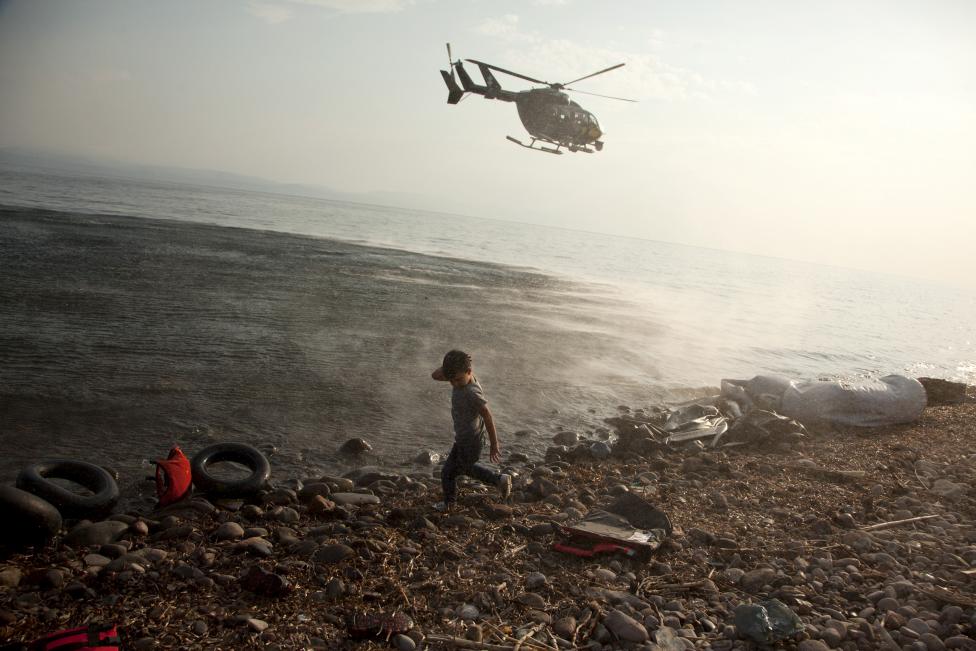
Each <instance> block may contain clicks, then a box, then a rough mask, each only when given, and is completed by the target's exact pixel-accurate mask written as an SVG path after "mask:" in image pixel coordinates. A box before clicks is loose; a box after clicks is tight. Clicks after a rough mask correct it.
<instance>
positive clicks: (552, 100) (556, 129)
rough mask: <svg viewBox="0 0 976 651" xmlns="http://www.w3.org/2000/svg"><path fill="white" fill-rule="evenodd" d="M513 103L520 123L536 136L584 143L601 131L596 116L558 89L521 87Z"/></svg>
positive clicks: (568, 143) (601, 133) (566, 142)
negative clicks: (523, 88)
mask: <svg viewBox="0 0 976 651" xmlns="http://www.w3.org/2000/svg"><path fill="white" fill-rule="evenodd" d="M515 106H516V107H517V109H518V115H519V119H520V120H521V121H522V126H524V127H525V130H526V131H528V132H529V134H530V135H532V136H533V137H535V138H538V139H540V140H546V141H549V142H552V143H555V144H562V145H567V146H581V147H585V146H586V145H588V144H590V143H593V142H596V141H597V140H599V139H600V136H602V135H603V132H601V131H600V124H599V122H597V120H596V117H595V116H594V115H593V114H592V113H590V112H589V111H587V110H586V109H584V108H583V107H582V106H580V105H579V104H577V103H576V102H574V101H572V100H571V99H569V96H568V95H566V93H563V92H561V91H558V90H551V89H548V88H534V89H532V90H526V91H522V92H520V93H517V95H516V98H515Z"/></svg>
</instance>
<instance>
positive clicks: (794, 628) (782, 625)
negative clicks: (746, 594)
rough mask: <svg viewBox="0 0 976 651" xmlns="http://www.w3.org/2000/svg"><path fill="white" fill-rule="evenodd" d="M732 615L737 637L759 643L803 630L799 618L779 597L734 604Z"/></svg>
mask: <svg viewBox="0 0 976 651" xmlns="http://www.w3.org/2000/svg"><path fill="white" fill-rule="evenodd" d="M734 616H735V628H736V630H737V631H738V633H739V637H742V638H746V639H749V640H752V641H753V642H758V643H759V644H772V643H774V642H780V641H782V640H785V639H787V638H790V637H793V636H794V635H796V634H797V633H799V632H800V631H802V630H803V622H802V621H800V618H799V617H797V615H796V613H794V612H793V611H792V610H790V608H789V606H787V605H786V604H784V603H783V602H782V601H780V600H779V599H769V600H767V601H761V602H759V603H758V604H741V605H739V606H736V608H735V613H734Z"/></svg>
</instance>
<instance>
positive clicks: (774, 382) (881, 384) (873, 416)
mask: <svg viewBox="0 0 976 651" xmlns="http://www.w3.org/2000/svg"><path fill="white" fill-rule="evenodd" d="M722 395H723V397H725V398H728V399H730V400H733V401H735V402H736V403H737V404H739V406H740V407H741V408H742V411H743V412H746V411H748V410H749V409H751V408H752V407H753V406H757V407H759V408H760V409H766V410H769V411H774V412H776V413H778V414H782V415H784V416H789V417H790V418H794V419H796V420H798V421H800V423H802V424H804V425H808V426H809V425H813V424H817V423H826V424H832V425H845V426H854V427H880V426H883V425H898V424H900V423H911V422H913V421H916V420H918V418H919V417H920V416H921V415H922V411H923V410H924V409H925V405H926V402H927V398H926V394H925V388H924V387H923V386H922V384H921V383H920V382H919V381H918V380H916V379H914V378H910V377H906V376H904V375H886V376H885V377H882V378H878V379H863V380H858V381H856V382H849V381H818V380H791V379H789V378H785V377H781V376H775V375H757V376H756V377H754V378H752V379H751V380H722Z"/></svg>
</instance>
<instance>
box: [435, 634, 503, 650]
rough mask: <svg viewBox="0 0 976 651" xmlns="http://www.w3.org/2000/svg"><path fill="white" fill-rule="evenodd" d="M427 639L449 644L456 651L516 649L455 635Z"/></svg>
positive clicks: (436, 642)
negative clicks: (462, 650) (469, 650)
mask: <svg viewBox="0 0 976 651" xmlns="http://www.w3.org/2000/svg"><path fill="white" fill-rule="evenodd" d="M425 639H426V640H427V641H428V642H430V643H432V644H449V645H451V646H453V647H454V648H455V649H481V650H482V651H512V649H513V648H514V647H511V646H505V645H502V644H489V643H487V642H475V641H474V640H468V639H465V638H463V637H455V636H453V635H451V636H447V635H427V636H425Z"/></svg>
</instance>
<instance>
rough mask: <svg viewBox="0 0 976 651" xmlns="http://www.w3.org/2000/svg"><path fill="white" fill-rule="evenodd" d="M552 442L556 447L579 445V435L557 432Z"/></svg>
mask: <svg viewBox="0 0 976 651" xmlns="http://www.w3.org/2000/svg"><path fill="white" fill-rule="evenodd" d="M552 442H553V443H555V444H556V445H565V446H567V447H568V446H571V445H576V444H577V443H579V434H577V433H576V432H570V431H564V432H559V433H558V434H556V435H555V436H553V437H552Z"/></svg>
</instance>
